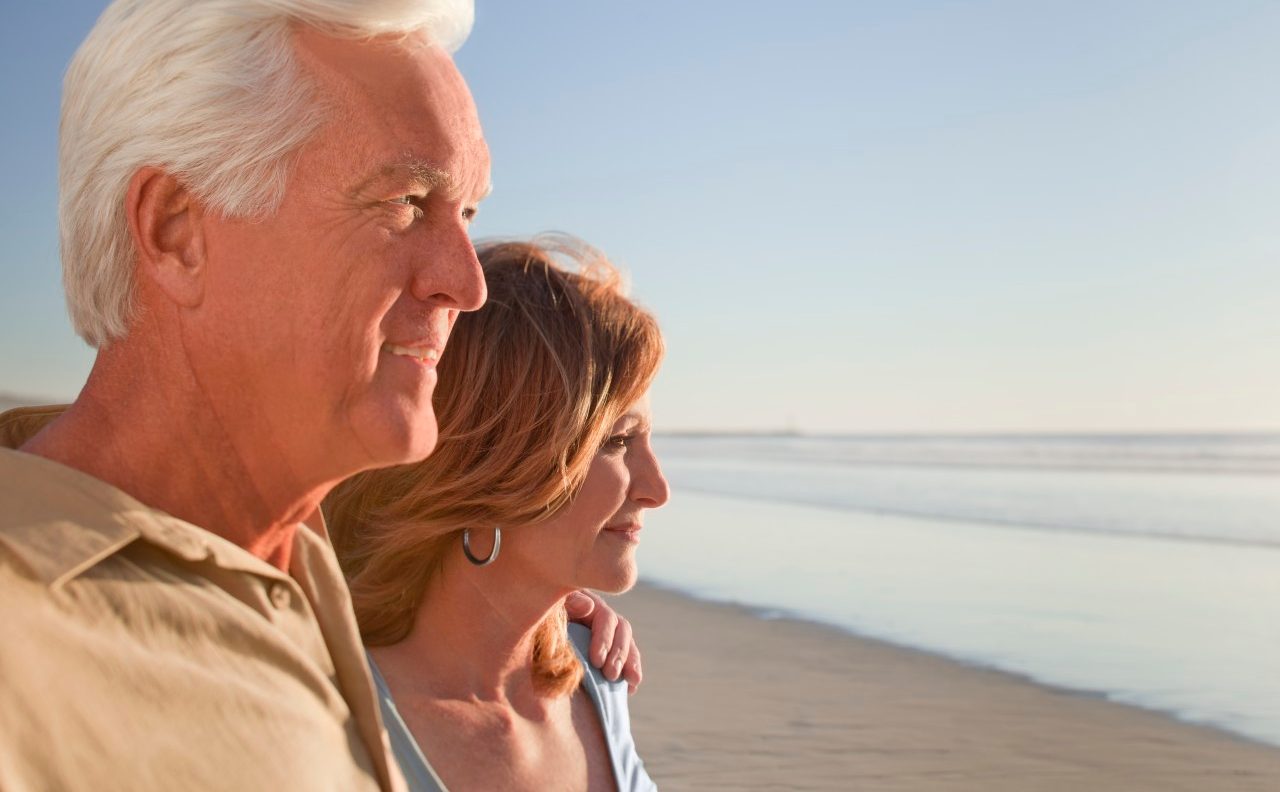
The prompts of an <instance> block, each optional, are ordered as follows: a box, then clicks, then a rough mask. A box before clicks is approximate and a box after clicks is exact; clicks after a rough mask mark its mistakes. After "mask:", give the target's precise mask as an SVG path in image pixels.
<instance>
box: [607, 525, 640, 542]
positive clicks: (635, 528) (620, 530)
mask: <svg viewBox="0 0 1280 792" xmlns="http://www.w3.org/2000/svg"><path fill="white" fill-rule="evenodd" d="M605 531H607V532H609V533H611V534H613V535H614V536H617V537H618V538H620V539H626V540H627V541H629V542H638V541H640V523H626V524H625V525H606V526H605Z"/></svg>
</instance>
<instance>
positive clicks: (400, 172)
mask: <svg viewBox="0 0 1280 792" xmlns="http://www.w3.org/2000/svg"><path fill="white" fill-rule="evenodd" d="M395 180H409V181H413V182H415V183H416V184H419V185H421V186H422V187H425V188H427V189H430V190H438V189H443V190H445V191H452V190H453V189H454V188H455V185H456V181H455V179H454V178H453V174H451V173H449V172H448V171H446V170H444V169H442V168H437V167H436V166H434V165H430V164H428V163H425V162H394V163H390V164H388V165H383V166H382V167H380V168H378V169H377V170H376V171H374V172H373V173H372V174H371V175H370V176H369V177H368V178H366V179H364V180H363V181H361V182H360V183H359V184H358V185H356V188H355V189H354V190H353V191H352V192H354V193H357V194H358V193H362V192H365V191H366V190H369V189H372V188H373V187H374V186H375V185H377V184H380V183H384V182H390V181H395Z"/></svg>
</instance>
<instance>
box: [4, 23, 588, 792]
mask: <svg viewBox="0 0 1280 792" xmlns="http://www.w3.org/2000/svg"><path fill="white" fill-rule="evenodd" d="M470 24H471V6H470V2H469V0H468V1H467V2H458V1H457V0H419V1H418V2H413V1H411V0H218V1H217V2H214V1H213V0H117V2H115V3H113V4H112V5H111V6H110V7H109V8H108V9H107V10H106V12H105V13H104V14H103V15H102V18H101V19H100V20H99V21H98V23H97V25H96V26H95V27H94V29H93V31H92V32H91V33H90V34H89V36H88V38H87V39H86V40H85V42H84V43H83V45H82V46H81V48H80V50H79V51H78V52H77V54H76V56H75V58H74V60H73V61H72V63H71V66H70V68H69V70H68V73H67V77H66V82H65V90H64V98H63V118H62V138H61V154H60V179H61V185H60V186H61V207H60V213H61V234H62V252H63V267H64V280H65V285H66V291H67V301H68V306H69V308H70V312H71V316H72V319H73V322H74V323H75V326H76V329H77V331H78V332H79V333H80V335H81V336H82V337H84V338H85V339H86V340H87V341H88V342H89V343H90V344H92V345H94V346H95V347H97V349H98V354H97V359H96V361H95V364H94V367H93V371H92V373H91V374H90V376H89V379H88V382H87V383H86V385H85V387H84V390H83V391H82V392H81V394H80V396H79V398H78V399H77V400H76V402H75V403H74V404H73V405H71V406H70V407H69V408H68V409H67V410H66V411H65V413H62V414H59V411H51V410H44V411H40V410H37V411H34V412H33V411H27V412H22V413H17V414H12V415H9V416H8V417H7V418H6V419H5V420H3V421H0V424H3V426H2V427H0V435H2V436H3V437H2V438H0V439H3V440H4V441H5V442H4V444H6V445H9V446H13V447H16V446H18V445H21V450H20V451H14V450H8V449H0V624H4V625H5V628H6V629H5V641H4V644H3V646H2V647H0V680H2V681H0V788H2V789H5V790H9V791H10V792H13V791H15V790H37V789H90V788H92V789H130V790H152V789H155V790H160V789H164V790H171V789H200V788H209V789H212V788H217V789H290V790H292V789H298V790H318V789H333V790H364V789H379V788H380V789H396V788H400V786H401V784H402V780H401V778H400V775H399V772H398V771H397V769H396V768H395V765H394V762H393V761H392V760H391V759H390V758H389V753H388V751H387V749H386V739H385V736H384V732H383V731H382V728H381V724H380V721H379V717H378V705H377V702H376V699H375V698H374V695H373V692H372V687H371V683H370V679H369V675H368V671H367V668H366V666H365V662H364V655H363V652H362V650H361V647H360V642H359V636H358V633H357V629H356V625H355V622H354V619H353V616H352V614H351V607H350V602H349V599H348V597H347V593H346V589H345V586H344V584H343V581H342V578H341V574H340V571H339V570H338V568H337V565H336V562H335V560H334V557H333V554H332V551H331V549H330V548H329V546H328V544H327V542H326V540H325V539H324V537H323V522H322V521H320V520H319V518H318V506H319V503H320V500H321V498H322V497H323V496H324V495H325V494H326V493H327V492H328V491H329V489H330V488H331V487H332V486H333V485H334V484H336V483H337V482H338V481H340V480H341V479H343V478H345V477H346V476H349V475H351V474H353V473H355V472H357V471H360V470H365V469H369V468H373V467H380V466H386V465H390V464H396V463H402V462H409V461H413V460H417V459H420V458H422V457H423V456H425V455H426V454H428V453H430V451H431V450H432V448H433V447H434V444H435V441H436V424H435V418H434V415H433V413H432V410H431V395H432V389H433V386H434V383H435V378H436V373H435V363H436V360H437V358H438V357H439V355H440V353H441V351H442V350H443V349H444V346H445V342H446V339H447V338H448V335H449V331H450V328H451V327H452V325H453V322H454V319H455V318H456V317H457V314H458V312H459V311H466V310H473V309H475V308H477V307H479V306H480V304H481V303H482V302H483V301H484V298H485V286H484V281H483V279H482V276H481V272H480V269H479V265H478V263H477V261H476V258H475V255H474V252H473V250H472V246H471V242H470V240H469V236H468V228H467V226H468V222H469V221H470V219H471V217H472V216H473V215H474V214H475V211H476V204H477V202H478V201H479V200H480V199H481V198H483V197H484V195H485V193H486V192H487V191H488V189H489V157H488V152H487V150H486V148H485V143H484V139H483V137H482V135H481V131H480V125H479V122H478V121H477V118H476V112H475V108H474V106H473V104H472V101H471V97H470V95H469V93H468V91H467V88H466V85H465V84H464V82H463V80H462V78H461V76H460V75H459V74H458V72H457V70H456V69H455V68H454V65H453V62H452V61H451V59H450V57H449V55H448V52H449V51H450V49H451V48H453V47H455V46H456V45H457V44H459V43H460V42H461V40H462V39H463V38H464V37H465V35H466V33H467V31H468V30H469V27H470ZM304 521H308V522H310V523H311V524H312V525H314V526H315V530H313V529H311V528H307V527H304V526H301V525H300V524H301V523H302V522H304ZM606 632H612V629H611V628H610V629H609V630H607V631H606Z"/></svg>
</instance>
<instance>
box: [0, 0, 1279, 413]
mask: <svg viewBox="0 0 1280 792" xmlns="http://www.w3.org/2000/svg"><path fill="white" fill-rule="evenodd" d="M103 5H104V4H103V3H101V2H87V1H83V0H64V1H63V2H59V3H56V4H54V3H49V4H36V3H22V4H13V6H12V7H10V8H7V9H6V11H7V14H6V16H7V18H8V19H7V24H6V25H5V26H3V30H2V31H0V102H2V103H3V106H4V107H5V108H6V112H5V114H4V115H5V121H4V122H3V125H0V172H3V173H5V174H6V176H7V178H8V185H9V189H6V190H3V191H0V239H2V240H3V243H0V282H2V283H4V284H5V285H4V287H2V288H0V391H9V392H17V393H23V394H32V395H38V396H42V397H48V398H52V399H69V398H72V397H74V395H75V394H76V392H77V391H78V389H79V387H80V385H81V384H82V383H83V381H84V377H85V375H86V373H87V371H88V369H89V366H90V364H91V363H92V359H93V352H92V350H90V349H89V348H88V347H86V346H85V345H84V344H83V343H82V342H81V341H80V340H79V339H77V338H76V336H75V334H74V333H73V331H72V330H71V327H70V323H69V321H68V320H67V318H66V311H65V308H64V305H63V300H62V292H61V284H60V274H59V265H58V253H57V248H58V243H57V230H56V229H57V226H56V223H57V183H56V177H57V115H58V101H59V95H60V82H61V76H62V72H63V70H64V68H65V66H66V63H67V61H68V59H69V58H70V57H71V54H72V53H73V52H74V50H75V47H76V45H77V44H78V43H79V41H80V39H81V38H83V36H84V35H85V33H86V32H87V31H88V30H89V28H90V27H91V26H92V24H93V21H94V19H95V18H96V17H97V15H98V13H100V11H101V9H102V7H103ZM1276 41H1280V3H1274V2H1264V1H1260V0H1259V1H1254V2H1249V1H1246V0H1215V2H1212V3H1209V2H1201V1H1200V0H1194V1H1191V2H1178V1H1175V0H1153V1H1152V2H1138V1H1136V0H1123V1H1121V0H1116V1H1114V2H1036V3H1026V2H1014V1H1010V2H995V1H979V0H974V1H973V2H959V1H952V2H943V1H941V0H937V1H935V2H913V1H912V0H883V1H882V2H855V1H851V0H844V1H842V2H836V1H835V0H832V1H830V2H828V1H825V0H797V2H793V3H787V4H781V3H776V2H755V1H754V0H699V1H698V2H688V1H687V0H683V1H681V2H677V1H676V0H650V1H649V2H645V3H601V2H590V1H589V0H555V2H538V3H528V2H513V1H511V0H506V1H504V2H497V1H495V0H480V2H479V3H478V7H477V12H476V25H475V29H474V30H473V32H472V35H471V38H470V39H469V40H468V41H467V43H466V44H465V45H464V46H463V48H462V49H461V50H460V51H459V52H458V53H457V56H456V59H457V62H458V65H459V67H460V68H461V70H462V72H463V74H464V76H465V77H466V78H467V81H468V83H469V84H470V86H471V89H472V92H473V94H474V95H475V98H476V102H477V104H478V106H479V110H480V117H481V121H482V123H483V125H484V127H485V133H486V137H487V139H488V141H489V145H490V148H491V151H492V154H493V160H494V165H493V183H494V193H493V195H492V197H491V198H489V199H488V200H487V201H486V202H485V203H484V205H483V207H482V209H481V212H480V215H479V217H478V218H477V222H476V224H475V226H474V232H475V234H476V236H477V237H487V236H502V237H509V236H523V235H528V234H533V233H537V232H541V231H548V230H557V231H564V232H568V233H572V234H575V235H577V236H579V237H581V238H583V239H585V240H586V241H588V242H590V243H592V244H594V245H596V246H597V247H599V248H601V249H602V250H603V251H604V252H605V253H606V254H608V255H609V256H610V258H611V259H612V260H613V261H614V262H615V263H616V264H618V265H619V266H620V267H622V268H623V269H624V270H625V271H626V272H627V273H628V275H629V277H630V280H631V282H632V285H633V290H632V293H633V295H634V296H635V297H636V299H637V300H638V301H640V302H641V303H643V304H644V305H645V306H646V307H647V308H649V309H650V310H652V311H653V312H654V313H655V314H656V315H657V316H658V318H659V320H660V322H661V323H662V326H663V329H664V332H665V334H666V340H667V345H668V355H667V360H666V363H665V365H664V368H663V371H662V373H661V374H660V376H659V379H658V381H657V383H656V384H655V386H654V391H653V405H654V411H655V420H656V425H657V427H658V428H659V429H666V430H777V429H791V430H798V431H803V432H814V433H818V432H985V431H1067V432H1077V431H1126V432H1136V431H1239V430H1271V431H1275V430H1280V365H1276V362H1277V356H1278V355H1280V223H1278V222H1277V221H1276V217H1275V215H1276V213H1277V209H1280V102H1277V101H1276V100H1275V92H1274V83H1275V75H1277V74H1280V47H1277V46H1275V42H1276ZM446 354H447V352H446Z"/></svg>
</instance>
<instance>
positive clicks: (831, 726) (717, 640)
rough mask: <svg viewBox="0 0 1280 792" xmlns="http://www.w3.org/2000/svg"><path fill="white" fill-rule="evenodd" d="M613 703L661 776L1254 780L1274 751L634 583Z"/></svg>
mask: <svg viewBox="0 0 1280 792" xmlns="http://www.w3.org/2000/svg"><path fill="white" fill-rule="evenodd" d="M617 606H618V608H619V610H620V611H621V612H622V613H623V614H625V615H626V616H627V618H628V619H630V621H631V622H632V624H633V625H634V626H635V629H636V636H637V638H638V640H639V642H640V646H641V648H642V650H643V651H644V668H645V682H644V685H643V686H642V687H641V689H640V691H639V692H638V693H637V694H636V696H635V697H634V698H633V699H632V703H631V712H632V722H633V727H634V732H635V735H636V742H637V746H638V748H639V750H640V755H641V756H642V757H643V758H644V759H645V762H646V765H647V767H648V769H649V772H650V774H651V775H652V776H653V778H654V780H655V781H656V782H657V783H658V784H659V786H660V787H661V788H663V789H700V788H805V789H850V788H857V789H863V788H865V789H883V790H897V792H915V791H918V792H926V791H928V792H933V791H934V790H979V789H980V790H990V791H991V792H1005V791H1006V790H1007V791H1008V792H1014V790H1017V791H1018V792H1022V791H1023V790H1032V789H1034V790H1075V789H1091V790H1100V791H1101V792H1122V791H1123V792H1143V791H1146V790H1149V791H1150V792H1156V790H1160V792H1164V791H1165V790H1188V791H1189V790H1209V789H1212V790H1223V791H1226V790H1241V792H1244V791H1252V790H1257V791H1258V792H1262V790H1272V789H1275V788H1277V785H1280V749H1277V748H1275V747H1273V746H1270V745H1267V744H1264V743H1260V742H1254V741H1251V740H1249V739H1247V738H1244V737H1238V736H1236V735H1234V734H1231V733H1228V732H1225V731H1221V730H1218V729H1215V728H1211V727H1207V726H1198V725H1193V724H1189V723H1185V722H1183V721H1178V720H1175V719H1174V718H1172V717H1168V716H1165V715H1163V714H1158V713H1155V712H1152V711H1149V710H1144V709H1139V708H1137V707H1131V706H1128V705H1125V704H1119V703H1115V702H1112V701H1109V700H1107V699H1105V698H1102V697H1101V696H1095V695H1089V694H1078V693H1072V692H1069V691H1065V690H1060V689H1056V688H1052V687H1046V686H1042V685H1040V684H1037V683H1034V682H1032V681H1030V680H1028V679H1026V678H1023V677H1020V676H1016V675H1012V674H1007V673H1004V672H1001V671H994V670H990V669H986V668H980V667H975V666H970V665H965V664H962V663H959V662H956V661H953V660H949V659H947V658H944V657H941V656H938V655H933V654H929V653H927V652H922V651H918V650H914V649H910V648H903V647H899V646H895V645H893V644H889V643H884V642H881V641H876V640H873V639H867V638H861V637H858V636H855V635H853V634H850V633H848V632H845V631H842V630H839V629H837V628H830V627H826V626H824V625H821V624H816V623H811V622H805V621H798V620H794V619H790V618H777V619H767V618H761V617H760V613H759V612H757V611H753V610H750V609H746V608H742V607H738V606H734V605H722V604H715V603H708V602H704V601H701V600H697V599H693V598H690V597H688V596H686V595H684V594H680V593H677V592H675V591H672V590H667V589H661V588H657V587H655V586H652V585H648V584H641V585H639V586H637V587H636V589H635V590H634V591H632V592H631V593H629V594H626V595H624V596H623V597H622V598H620V600H619V601H618V602H617Z"/></svg>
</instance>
